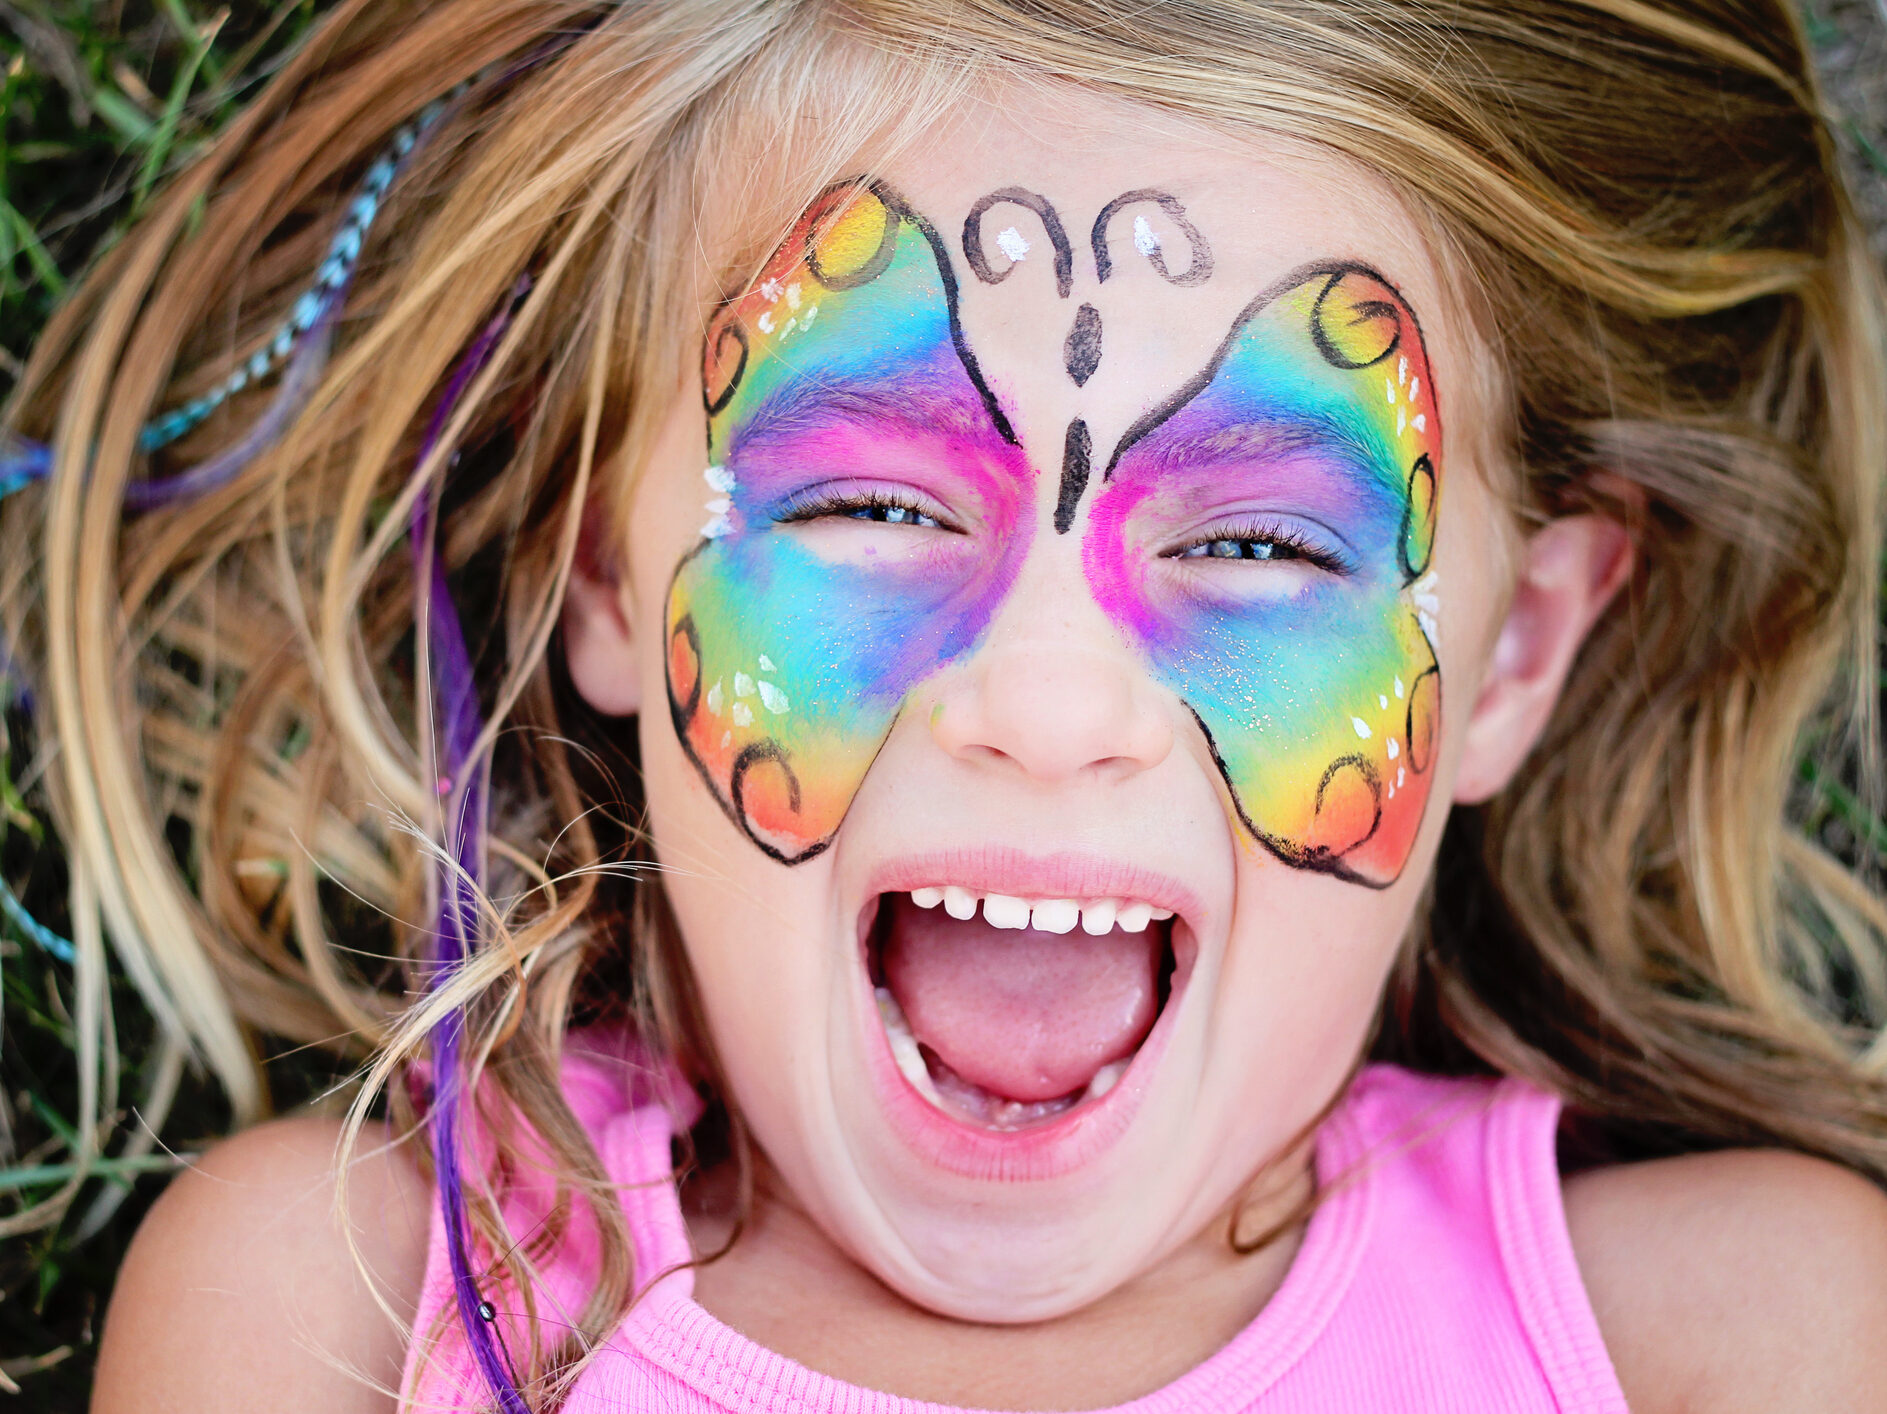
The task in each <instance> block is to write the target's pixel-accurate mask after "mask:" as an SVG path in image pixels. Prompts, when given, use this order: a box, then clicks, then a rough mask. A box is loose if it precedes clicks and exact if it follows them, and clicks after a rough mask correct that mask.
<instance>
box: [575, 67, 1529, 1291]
mask: <svg viewBox="0 0 1887 1414" xmlns="http://www.w3.org/2000/svg"><path fill="white" fill-rule="evenodd" d="M1147 130H1148V126H1147V121H1146V118H1145V115H1143V114H1140V113H1138V112H1136V111H1134V110H1128V109H1121V108H1117V107H1108V106H1103V105H1101V104H1099V103H1092V102H1082V103H1077V102H1075V101H1074V100H1072V99H1068V98H1063V99H1061V100H1058V101H1057V103H1056V105H1055V106H1054V108H1053V111H1052V113H1051V112H1050V110H1049V109H1048V108H1046V107H1038V108H1036V109H1033V110H1032V109H1031V107H1030V105H1028V104H1026V103H1025V104H1019V105H1016V106H1015V107H1013V108H1012V109H1011V110H1010V116H1009V117H1008V118H1007V119H1006V120H1005V121H1004V122H1002V123H1000V124H999V123H996V122H994V121H989V120H982V121H979V123H978V124H976V125H974V126H972V125H969V124H962V125H959V126H957V127H955V128H953V129H951V130H950V131H947V132H942V133H940V134H939V135H938V138H937V141H936V142H935V143H933V144H929V145H927V146H926V147H925V149H924V150H923V151H921V152H912V153H910V154H908V155H907V156H905V157H903V158H901V159H899V160H897V161H895V162H892V163H890V164H889V165H888V166H887V167H886V169H885V172H884V178H883V180H882V182H879V183H874V184H871V185H868V186H846V187H842V188H837V189H834V190H832V191H831V192H829V193H828V194H827V195H826V196H825V197H823V198H821V199H820V200H819V201H818V202H816V203H815V205H814V207H813V209H812V210H811V211H809V212H808V213H807V214H806V216H805V218H804V219H803V220H802V222H801V223H800V225H799V227H798V228H797V229H795V230H794V231H793V232H792V234H791V235H790V236H789V237H788V239H787V241H786V243H785V244H784V245H783V246H782V247H781V248H780V249H779V251H778V252H777V253H776V254H775V255H774V257H773V258H772V260H771V261H770V262H769V263H768V265H767V266H766V269H765V271H764V272H763V275H762V277H761V278H760V279H759V280H758V281H757V282H756V283H755V285H754V286H753V288H751V289H750V290H748V291H746V292H745V293H743V294H740V295H739V296H738V297H736V298H734V299H733V300H731V301H730V302H728V303H727V304H726V305H725V306H724V307H722V308H721V309H720V310H719V311H718V312H717V313H716V314H715V316H714V318H713V320H712V323H711V324H710V326H709V327H708V329H707V330H706V333H705V338H704V341H703V345H702V347H703V356H702V360H701V368H700V373H699V378H698V381H691V386H690V387H689V389H688V390H687V392H686V395H685V396H684V397H683V398H681V399H680V401H679V403H678V406H677V408H676V411H675V414H674V416H673V419H672V421H671V423H670V426H669V432H668V435H667V437H666V439H665V442H664V445H663V449H662V451H661V453H660V455H659V456H658V457H657V459H656V461H655V463H654V464H653V465H651V466H650V467H649V468H648V470H647V473H646V476H645V478H644V480H643V481H642V483H641V486H640V489H639V491H638V496H637V503H636V506H635V511H634V517H633V530H632V531H631V542H630V544H629V546H628V554H627V562H628V563H629V564H630V565H631V566H632V567H633V571H632V574H631V578H630V580H629V582H628V583H627V584H626V585H625V586H624V592H623V595H622V605H623V614H624V618H625V623H624V627H625V628H626V629H627V630H628V633H627V634H626V635H625V636H622V637H621V645H627V644H628V643H630V642H633V645H634V648H633V652H631V651H630V650H629V649H628V648H627V647H626V646H621V645H619V648H618V649H612V648H611V647H610V645H611V644H615V643H617V642H618V640H617V639H615V638H611V637H610V635H609V634H607V633H603V632H601V631H599V630H596V629H595V628H594V626H592V627H591V628H590V629H589V630H587V631H578V632H573V633H572V636H571V642H572V645H573V646H572V668H573V672H574V673H575V674H576V677H577V680H578V682H579V685H580V686H584V687H585V688H586V690H590V691H591V692H592V696H593V697H596V698H598V699H599V700H602V699H604V698H607V699H609V700H612V701H615V702H618V703H622V702H626V701H629V700H634V699H635V698H636V696H637V694H638V693H639V700H640V702H641V704H642V707H643V710H642V713H641V734H642V747H643V760H644V763H645V768H646V776H647V790H648V799H649V802H650V806H651V811H652V816H653V825H654V832H655V839H656V844H657V850H658V853H659V855H660V858H661V860H662V863H663V864H664V865H665V866H666V868H667V870H668V871H669V872H668V873H667V874H666V876H665V880H666V886H667V888H668V890H669V893H670V897H671V898H672V900H673V903H674V907H675V910H676V913H677V915H678V916H679V919H680V922H681V927H682V932H683V936H684V938H685V941H686V947H687V950H688V955H689V958H690V960H691V962H692V965H693V967H694V970H695V973H696V977H697V980H698V983H699V986H700V990H701V995H702V998H703V1001H704V1004H705V1007H706V1012H707V1017H708V1021H709V1024H710V1027H711V1029H712V1032H713V1040H714V1043H715V1045H716V1047H717V1049H718V1052H719V1056H720V1059H721V1061H722V1063H723V1065H724V1067H725V1073H726V1079H727V1083H728V1084H729V1086H730V1087H731V1089H732V1092H733V1098H734V1100H735V1101H736V1102H737V1103H738V1105H739V1107H740V1109H741V1111H742V1112H743V1114H744V1115H745V1116H746V1118H747V1120H748V1121H749V1123H750V1124H751V1126H752V1129H753V1131H754V1133H755V1135H756V1137H757V1139H758V1140H759V1142H760V1144H761V1145H762V1147H763V1148H764V1150H765V1152H766V1155H767V1156H768V1158H769V1159H770V1161H771V1162H772V1164H773V1166H774V1167H775V1169H776V1170H777V1171H778V1173H779V1174H780V1176H781V1177H782V1178H783V1180H784V1182H785V1184H786V1186H787V1188H788V1190H789V1191H790V1193H791V1194H792V1195H793V1197H794V1198H795V1199H796V1200H797V1201H798V1202H799V1203H801V1204H802V1205H803V1206H804V1207H805V1208H806V1210H807V1211H808V1212H809V1213H810V1214H811V1215H812V1217H813V1218H814V1219H815V1220H816V1221H817V1222H818V1223H819V1224H820V1226H821V1227H822V1228H823V1229H824V1230H825V1231H826V1233H827V1234H829V1235H830V1236H831V1237H832V1238H833V1239H834V1240H835V1241H837V1242H838V1243H840V1244H841V1245H842V1246H843V1247H844V1248H845V1249H847V1250H848V1251H849V1252H850V1253H851V1254H852V1255H853V1256H854V1257H855V1258H856V1259H857V1260H858V1261H859V1262H861V1263H862V1264H863V1265H865V1266H866V1267H867V1268H869V1269H870V1270H871V1271H873V1272H874V1273H876V1274H877V1275H878V1276H879V1277H881V1278H882V1279H883V1280H884V1281H885V1282H887V1283H888V1284H889V1285H891V1286H892V1287H894V1288H895V1289H897V1290H898V1291H900V1292H901V1293H903V1294H904V1295H906V1296H908V1297H909V1298H911V1299H912V1300H914V1301H916V1302H918V1303H920V1304H922V1305H924V1306H926V1307H929V1308H931V1309H933V1310H936V1311H939V1312H942V1313H945V1314H949V1315H953V1316H958V1317H963V1318H968V1319H980V1320H997V1321H1018V1320H1029V1319H1037V1318H1044V1317H1049V1316H1053V1315H1056V1314H1060V1313H1063V1312H1067V1311H1070V1310H1073V1309H1075V1308H1077V1307H1079V1306H1081V1305H1083V1304H1085V1303H1087V1302H1089V1301H1092V1300H1094V1299H1096V1298H1098V1297H1099V1296H1101V1295H1103V1294H1105V1293H1106V1292H1108V1291H1110V1290H1112V1289H1113V1288H1115V1287H1117V1286H1118V1285H1120V1284H1121V1283H1123V1282H1125V1281H1127V1280H1129V1279H1130V1278H1132V1277H1133V1276H1134V1275H1135V1274H1136V1273H1138V1272H1141V1271H1143V1270H1146V1269H1147V1268H1149V1267H1150V1266H1151V1265H1152V1264H1154V1263H1156V1262H1158V1261H1159V1260H1160V1259H1161V1258H1162V1257H1163V1256H1165V1255H1166V1254H1168V1253H1170V1252H1172V1251H1173V1250H1175V1249H1176V1247H1177V1246H1178V1245H1179V1244H1182V1243H1184V1242H1185V1241H1186V1240H1187V1239H1189V1238H1190V1237H1192V1236H1193V1235H1194V1234H1196V1233H1198V1232H1199V1231H1200V1230H1201V1229H1202V1228H1203V1227H1204V1226H1205V1225H1206V1224H1207V1223H1209V1222H1212V1221H1214V1220H1215V1219H1217V1218H1218V1217H1220V1216H1221V1215H1223V1214H1224V1213H1225V1211H1226V1210H1227V1208H1228V1207H1229V1206H1230V1205H1232V1204H1233V1203H1235V1202H1236V1201H1237V1199H1238V1197H1239V1196H1240V1194H1241V1192H1242V1191H1243V1190H1244V1189H1245V1188H1246V1186H1247V1185H1248V1184H1249V1183H1250V1182H1251V1180H1252V1179H1253V1176H1254V1175H1255V1174H1256V1173H1257V1172H1258V1171H1259V1170H1260V1169H1261V1168H1262V1167H1263V1166H1264V1165H1265V1164H1266V1162H1267V1161H1269V1160H1272V1159H1274V1158H1276V1157H1278V1156H1279V1155H1280V1154H1281V1153H1283V1152H1284V1151H1285V1150H1286V1149H1287V1148H1288V1147H1289V1145H1290V1141H1291V1140H1292V1139H1293V1137H1294V1136H1296V1135H1297V1134H1298V1133H1299V1132H1300V1131H1301V1130H1303V1129H1304V1128H1305V1126H1307V1125H1308V1124H1310V1123H1311V1122H1313V1120H1314V1119H1315V1117H1316V1115H1317V1114H1318V1112H1319V1110H1320V1109H1321V1108H1322V1107H1323V1106H1324V1105H1325V1104H1326V1103H1327V1102H1328V1101H1329V1100H1330V1099H1331V1098H1332V1096H1333V1095H1334V1094H1335V1093H1336V1092H1337V1090H1338V1089H1339V1087H1340V1086H1341V1085H1342V1083H1343V1081H1344V1079H1345V1077H1346V1075H1347V1074H1348V1072H1349V1071H1350V1069H1351V1067H1352V1066H1353V1065H1354V1064H1355V1063H1356V1060H1357V1057H1358V1055H1359V1052H1360V1050H1361V1048H1362V1047H1363V1046H1364V1044H1365V1041H1366V1038H1367V1034H1368V1032H1369V1028H1370V1024H1371V1020H1372V1017H1373V1015H1374V1013H1375V1009H1376V1005H1377V1000H1378V997H1379V995H1380V992H1381V989H1382V985H1383V981H1384V977H1385V974H1386V972H1387V969H1388V967H1389V965H1390V962H1391V959H1392V957H1393V955H1394V953H1395V951H1396V948H1397V944H1398V941H1399V940H1400V938H1401V937H1402V935H1403V932H1404V929H1405V926H1406V925H1407V923H1408V921H1409V917H1410V913H1411V910H1412V909H1413V908H1414V906H1415V903H1416V901H1417V898H1418V896H1419V895H1420V893H1421V890H1422V885H1423V880H1424V877H1425V874H1426V872H1427V869H1428V865H1429V861H1430V859H1431V857H1432V854H1433V851H1434V848H1435V844H1436V839H1437V836H1438V835H1439V832H1440V830H1441V827H1442V823H1443V818H1444V816H1445V814H1446V805H1447V802H1448V801H1449V799H1450V796H1451V792H1452V789H1453V782H1454V780H1455V776H1456V772H1457V770H1458V768H1459V766H1460V764H1461V760H1462V756H1463V750H1462V747H1463V740H1464V733H1463V723H1465V722H1466V721H1467V719H1468V717H1469V716H1470V714H1471V712H1472V710H1473V706H1474V703H1475V701H1476V696H1477V693H1478V692H1479V691H1480V685H1481V682H1482V678H1483V671H1484V666H1485V663H1486V660H1487V658H1488V655H1489V649H1490V646H1491V644H1492V642H1493V639H1494V636H1495V631H1496V628H1497V626H1498V621H1499V612H1498V610H1499V603H1498V601H1499V600H1500V598H1501V596H1502V595H1503V594H1504V593H1505V589H1506V582H1505V579H1504V578H1503V571H1502V569H1501V566H1502V565H1503V564H1504V563H1505V562H1506V555H1505V548H1506V546H1507V544H1508V539H1507V532H1506V526H1505V522H1504V521H1503V520H1502V518H1501V517H1500V516H1499V515H1498V514H1497V513H1496V511H1495V509H1494V506H1493V503H1492V500H1491V497H1490V494H1489V493H1488V491H1487V490H1486V489H1485V468H1484V467H1482V466H1480V465H1477V447H1478V445H1479V438H1480V435H1481V427H1482V424H1483V422H1484V418H1485V414H1484V411H1483V410H1482V409H1481V408H1480V407H1478V406H1476V405H1475V403H1474V402H1473V400H1472V399H1471V397H1470V393H1471V391H1472V389H1473V387H1474V386H1475V379H1474V377H1473V365H1472V364H1471V361H1470V360H1471V352H1470V348H1469V345H1468V343H1467V339H1466V333H1465V328H1464V322H1463V318H1462V312H1461V311H1459V310H1458V309H1455V308H1453V307H1451V306H1450V304H1449V302H1448V301H1447V300H1446V299H1445V298H1444V296H1443V292H1442V285H1441V282H1440V280H1439V279H1438V277H1437V274H1436V271H1435V268H1434V266H1433V263H1432V262H1431V260H1430V258H1429V256H1428V255H1427V253H1426V252H1425V249H1424V247H1423V245H1422V243H1421V241H1420V240H1419V239H1418V236H1417V234H1416V231H1415V228H1414V226H1413V224H1412V222H1411V221H1410V220H1409V218H1408V217H1407V216H1406V214H1405V213H1404V212H1403V211H1402V210H1401V209H1400V207H1399V206H1398V205H1397V203H1396V202H1395V201H1394V200H1393V199H1392V198H1391V197H1390V196H1389V195H1388V194H1387V193H1386V191H1385V190H1384V189H1383V188H1382V187H1381V186H1380V185H1379V184H1377V183H1376V182H1374V181H1373V180H1372V179H1370V178H1369V177H1367V176H1366V175H1364V174H1362V173H1360V172H1358V171H1357V170H1356V169H1354V168H1351V167H1349V166H1346V165H1343V164H1340V163H1339V162H1338V161H1336V160H1335V159H1332V158H1328V157H1321V156H1316V155H1313V154H1309V153H1305V152H1286V151H1281V150H1273V151H1271V152H1269V153H1267V154H1255V153H1254V152H1252V151H1248V150H1237V151H1233V150H1230V149H1229V148H1228V147H1227V146H1226V145H1225V144H1224V143H1222V142H1210V141H1206V140H1204V139H1200V140H1197V141H1193V140H1186V139H1179V138H1169V137H1157V138H1150V137H1149V136H1148V135H1147ZM1444 429H1445V431H1444ZM1444 490H1445V493H1446V494H1443V493H1444ZM577 612H579V613H582V612H586V611H583V610H581V609H579V610H578V611H577ZM612 654H613V655H614V656H612ZM599 683H609V684H612V685H611V686H608V687H605V688H601V689H599V688H598V687H597V684H599ZM625 684H626V685H625Z"/></svg>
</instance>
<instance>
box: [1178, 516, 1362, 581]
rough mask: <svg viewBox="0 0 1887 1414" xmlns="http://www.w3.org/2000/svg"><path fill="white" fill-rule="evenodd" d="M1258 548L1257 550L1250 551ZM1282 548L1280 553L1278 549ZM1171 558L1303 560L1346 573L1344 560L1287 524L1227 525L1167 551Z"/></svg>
mask: <svg viewBox="0 0 1887 1414" xmlns="http://www.w3.org/2000/svg"><path fill="white" fill-rule="evenodd" d="M1254 551H1258V552H1260V553H1253V552H1254ZM1280 552H1282V553H1280ZM1167 558H1168V559H1173V560H1302V561H1304V562H1305V563H1306V564H1309V565H1314V566H1316V568H1318V569H1320V570H1325V571H1328V572H1329V573H1331V574H1348V573H1349V572H1350V567H1349V565H1348V564H1346V563H1345V562H1344V560H1343V559H1342V558H1341V557H1340V556H1338V555H1335V554H1333V553H1332V552H1331V551H1329V550H1327V549H1325V548H1324V547H1323V546H1322V545H1319V544H1317V543H1316V542H1315V541H1313V540H1312V539H1311V538H1310V537H1309V536H1307V535H1305V534H1304V533H1303V532H1301V531H1298V530H1293V529H1291V528H1290V527H1289V526H1283V525H1276V524H1269V525H1267V524H1263V523H1260V524H1256V525H1241V526H1226V527H1224V528H1222V529H1219V530H1215V531H1213V532H1210V533H1208V534H1206V535H1203V536H1201V537H1200V538H1199V539H1197V540H1194V541H1192V542H1190V543H1188V544H1185V545H1182V546H1180V547H1179V548H1178V549H1177V550H1170V551H1168V552H1167Z"/></svg>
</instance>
